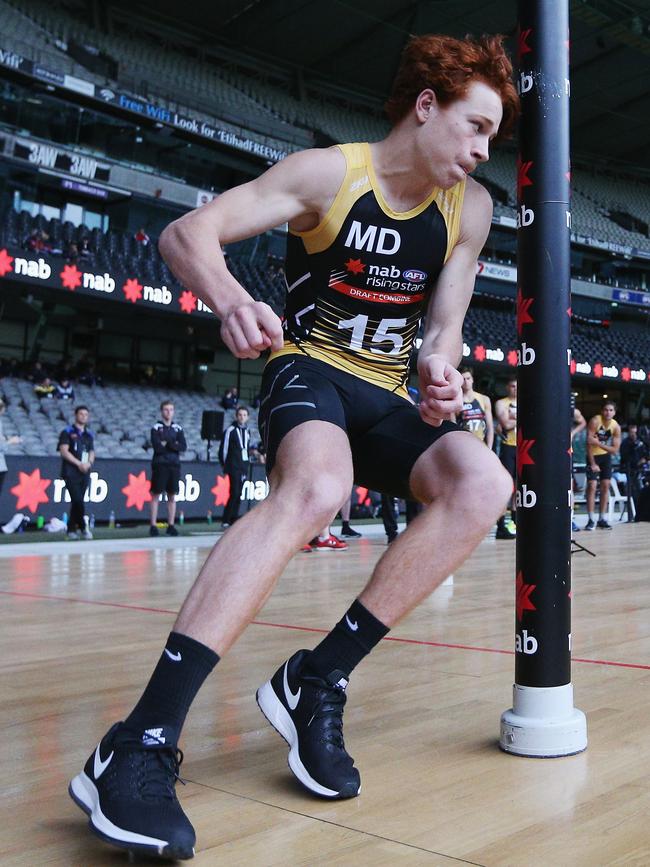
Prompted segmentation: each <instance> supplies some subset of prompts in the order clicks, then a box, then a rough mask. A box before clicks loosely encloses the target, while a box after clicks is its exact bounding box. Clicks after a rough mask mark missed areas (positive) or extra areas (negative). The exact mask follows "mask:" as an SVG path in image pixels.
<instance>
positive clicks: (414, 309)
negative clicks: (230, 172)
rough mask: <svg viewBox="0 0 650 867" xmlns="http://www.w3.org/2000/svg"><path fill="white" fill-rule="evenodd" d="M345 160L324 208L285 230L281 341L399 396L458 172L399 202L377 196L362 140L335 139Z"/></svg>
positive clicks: (458, 195)
mask: <svg viewBox="0 0 650 867" xmlns="http://www.w3.org/2000/svg"><path fill="white" fill-rule="evenodd" d="M339 148H340V150H341V151H342V152H343V154H344V155H345V159H346V162H347V170H346V173H345V177H344V179H343V183H342V184H341V187H340V189H339V191H338V193H337V195H336V198H335V199H334V202H333V203H332V206H331V208H330V209H329V211H328V212H327V214H326V215H325V217H324V218H323V219H322V220H321V222H320V223H319V225H318V226H316V227H315V228H314V229H311V230H310V231H308V232H289V236H288V241H287V260H286V277H287V287H288V293H287V302H286V308H285V334H286V339H285V345H284V347H283V349H281V350H280V351H279V352H276V353H275V354H274V355H273V357H274V358H277V357H278V356H280V355H287V354H289V353H295V352H296V351H300V352H303V353H305V354H306V355H308V356H310V357H311V358H317V359H320V360H321V361H324V362H326V363H327V364H331V365H332V366H333V367H336V368H338V369H339V370H343V371H346V372H347V373H351V374H353V375H355V376H358V377H360V378H362V379H364V380H366V381H367V382H370V383H373V384H374V385H378V386H381V387H383V388H386V389H389V390H390V391H397V392H398V393H399V394H402V395H403V396H406V382H407V379H408V365H409V358H410V355H411V349H412V346H413V341H414V339H415V336H416V334H417V330H418V325H419V322H420V319H421V317H422V316H423V314H424V313H425V311H426V306H427V303H428V301H429V296H430V293H431V290H432V288H433V286H434V285H435V282H436V280H437V278H438V275H439V274H440V271H441V269H442V266H443V265H444V263H445V262H446V261H447V259H448V257H449V255H450V254H451V251H452V249H453V247H454V245H455V244H456V241H457V240H458V233H459V226H460V214H461V210H462V205H463V196H464V192H465V181H461V182H460V183H458V184H457V185H456V186H454V187H452V188H451V189H449V190H441V189H438V188H436V189H434V190H432V191H431V193H430V194H429V196H428V197H427V198H426V199H425V201H423V202H421V203H420V204H419V205H418V206H417V207H415V208H412V209H411V210H409V211H404V212H397V211H394V210H393V209H392V208H391V207H390V206H389V205H388V203H387V202H386V201H385V199H384V197H383V196H382V193H381V190H380V189H379V184H378V183H377V179H376V177H375V173H374V170H373V166H372V159H371V154H370V146H369V145H368V144H367V143H357V144H344V145H339Z"/></svg>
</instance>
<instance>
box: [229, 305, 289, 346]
mask: <svg viewBox="0 0 650 867" xmlns="http://www.w3.org/2000/svg"><path fill="white" fill-rule="evenodd" d="M221 339H222V340H223V342H224V343H225V344H226V346H227V347H228V349H229V350H230V351H231V352H232V354H233V355H234V356H235V358H259V355H260V353H261V352H264V350H265V349H272V350H274V351H277V350H278V349H282V346H283V344H284V335H283V332H282V323H281V322H280V317H279V316H277V315H276V314H275V313H274V312H273V310H271V308H270V307H269V305H268V304H265V303H264V302H263V301H247V302H246V303H244V304H239V305H237V306H236V307H233V308H232V309H231V310H229V311H228V313H227V314H226V315H225V316H224V319H223V321H222V323H221Z"/></svg>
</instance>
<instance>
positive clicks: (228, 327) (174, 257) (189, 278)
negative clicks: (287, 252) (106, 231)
mask: <svg viewBox="0 0 650 867" xmlns="http://www.w3.org/2000/svg"><path fill="white" fill-rule="evenodd" d="M344 175H345V157H344V156H343V154H342V153H341V151H340V150H339V149H338V148H328V149H324V150H315V149H314V150H308V151H303V152H301V153H296V154H292V155H291V156H288V157H287V158H286V159H284V160H282V161H281V162H279V163H277V164H276V165H274V166H272V167H271V168H270V169H269V170H268V171H267V172H265V173H264V174H263V175H260V177H259V178H256V179H255V180H253V181H250V182H249V183H246V184H242V185H241V186H239V187H235V188H234V189H232V190H227V191H226V192H225V193H223V194H222V195H220V196H218V197H217V198H216V199H214V200H213V201H212V202H209V203H208V204H206V205H203V206H202V207H200V208H197V209H196V210H194V211H190V212H189V213H188V214H185V215H184V216H183V217H181V218H180V219H178V220H176V221H174V222H173V223H171V224H170V225H169V226H167V228H166V229H165V230H164V231H163V233H162V235H161V236H160V241H159V249H160V253H161V255H162V257H163V259H164V260H165V262H166V263H167V264H168V265H169V267H170V269H171V270H172V272H173V273H174V275H175V276H176V277H177V279H178V280H179V282H180V283H182V284H183V286H186V287H187V288H188V289H189V290H190V291H191V292H193V293H194V294H195V295H197V296H198V297H199V298H200V299H201V300H202V301H204V302H205V303H206V304H207V305H208V306H209V307H210V308H211V309H212V310H213V311H214V312H215V313H216V315H217V316H218V317H219V319H220V320H221V336H222V338H223V341H224V343H225V344H226V346H227V347H228V349H230V351H231V352H232V353H233V354H234V355H235V356H236V357H237V358H257V357H258V356H259V354H260V352H262V351H263V350H265V349H268V348H269V347H271V348H272V349H275V350H277V349H280V348H281V347H282V343H283V334H282V325H281V322H280V319H279V317H278V316H276V314H275V313H274V312H273V311H272V310H271V308H270V307H269V306H268V304H265V303H264V302H262V301H253V299H252V298H251V296H250V295H249V294H248V292H247V291H246V290H245V289H244V287H243V286H242V285H241V284H240V283H238V282H237V280H235V278H234V277H233V275H232V274H231V273H230V271H229V270H228V268H227V266H226V263H225V261H224V257H223V253H222V252H221V248H222V246H223V245H224V244H230V243H232V242H234V241H241V240H243V239H245V238H251V237H253V236H254V235H258V234H260V233H261V232H265V231H267V230H268V229H272V228H274V227H275V226H279V225H281V224H282V223H287V222H292V225H293V227H294V228H298V229H305V228H312V227H313V226H316V225H317V224H318V222H319V221H320V219H321V217H322V216H324V214H325V213H326V212H327V210H328V209H329V207H330V205H331V203H332V202H333V200H334V197H335V196H336V193H337V191H338V189H339V187H340V185H341V183H342V180H343V177H344Z"/></svg>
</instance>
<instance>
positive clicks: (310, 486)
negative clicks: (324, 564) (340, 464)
mask: <svg viewBox="0 0 650 867" xmlns="http://www.w3.org/2000/svg"><path fill="white" fill-rule="evenodd" d="M351 487H352V480H351V479H348V478H343V477H342V475H339V474H337V473H332V472H328V471H324V472H319V471H318V470H317V469H315V470H314V472H313V473H310V475H309V476H308V477H306V478H302V479H298V478H296V479H293V480H289V481H285V482H284V483H283V484H281V485H278V486H277V487H276V489H275V491H274V492H273V498H274V502H275V504H277V508H281V509H283V510H288V511H290V512H291V513H292V514H293V515H294V516H295V521H296V524H300V526H304V527H305V528H309V529H310V532H312V533H313V534H315V533H317V532H318V531H319V530H322V529H323V527H325V526H326V525H327V524H329V523H330V522H331V521H332V519H333V518H334V516H335V515H336V513H337V512H338V510H339V509H340V508H341V506H342V505H343V503H344V502H345V500H346V498H347V497H349V496H350V489H351ZM272 490H273V488H272Z"/></svg>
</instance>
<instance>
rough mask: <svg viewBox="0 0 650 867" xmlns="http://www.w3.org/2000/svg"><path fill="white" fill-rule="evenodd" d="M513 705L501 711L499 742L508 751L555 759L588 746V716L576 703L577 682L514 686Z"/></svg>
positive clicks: (579, 751)
mask: <svg viewBox="0 0 650 867" xmlns="http://www.w3.org/2000/svg"><path fill="white" fill-rule="evenodd" d="M512 693H513V697H512V707H511V708H510V710H507V711H505V712H504V713H503V714H502V715H501V736H500V738H499V746H500V747H501V749H502V750H503V751H504V752H506V753H513V754H514V755H517V756H529V757H531V758H545V759H553V758H558V757H559V756H573V755H575V754H576V753H581V752H582V751H583V750H585V749H586V748H587V719H586V717H585V715H584V713H583V712H582V711H581V710H578V709H577V708H574V706H573V685H572V684H570V683H567V684H565V685H564V686H552V687H534V686H519V685H518V684H516V683H515V684H514V686H513V688H512Z"/></svg>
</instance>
